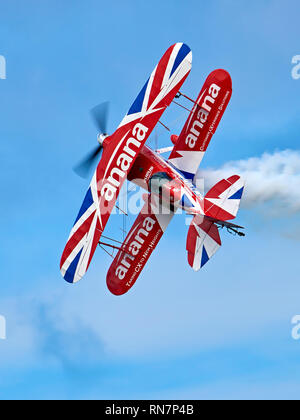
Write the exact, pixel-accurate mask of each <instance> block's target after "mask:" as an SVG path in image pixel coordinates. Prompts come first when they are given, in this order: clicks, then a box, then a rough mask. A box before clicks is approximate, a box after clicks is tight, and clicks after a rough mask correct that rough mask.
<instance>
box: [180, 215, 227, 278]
mask: <svg viewBox="0 0 300 420" xmlns="http://www.w3.org/2000/svg"><path fill="white" fill-rule="evenodd" d="M220 246H221V239H220V235H219V230H218V228H217V226H216V225H215V224H214V222H211V221H210V220H208V219H206V218H205V216H204V217H203V216H195V217H194V219H193V221H192V223H191V226H190V229H189V232H188V236H187V242H186V249H187V251H188V262H189V264H190V266H191V267H192V268H193V270H195V271H198V270H200V268H202V267H203V266H204V265H205V264H206V263H207V262H208V261H209V260H210V258H211V257H212V256H213V255H214V254H215V253H216V252H217V250H218V249H219V248H220Z"/></svg>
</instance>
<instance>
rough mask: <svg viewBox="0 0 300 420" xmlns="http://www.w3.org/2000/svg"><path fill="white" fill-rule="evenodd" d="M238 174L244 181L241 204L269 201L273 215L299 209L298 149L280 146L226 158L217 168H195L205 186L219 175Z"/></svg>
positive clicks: (209, 184) (245, 205)
mask: <svg viewBox="0 0 300 420" xmlns="http://www.w3.org/2000/svg"><path fill="white" fill-rule="evenodd" d="M231 175H240V176H242V177H243V178H244V179H245V181H246V188H245V194H244V196H243V200H242V203H241V206H242V207H244V208H250V207H253V206H257V207H259V206H261V205H263V204H268V203H269V204H271V206H269V207H270V210H271V213H272V215H273V216H279V215H280V214H281V215H282V212H283V211H284V214H285V215H286V214H287V213H288V214H294V213H297V212H299V211H300V151H297V150H284V151H277V152H275V153H273V154H269V153H264V154H263V155H262V156H260V157H253V158H249V159H245V160H238V161H233V162H228V163H226V164H225V165H224V166H222V167H221V168H219V169H207V170H204V171H199V172H198V174H197V178H202V177H203V178H204V179H205V186H206V188H209V187H211V186H213V185H214V184H215V183H216V182H218V181H219V180H221V179H222V178H227V177H229V176H231Z"/></svg>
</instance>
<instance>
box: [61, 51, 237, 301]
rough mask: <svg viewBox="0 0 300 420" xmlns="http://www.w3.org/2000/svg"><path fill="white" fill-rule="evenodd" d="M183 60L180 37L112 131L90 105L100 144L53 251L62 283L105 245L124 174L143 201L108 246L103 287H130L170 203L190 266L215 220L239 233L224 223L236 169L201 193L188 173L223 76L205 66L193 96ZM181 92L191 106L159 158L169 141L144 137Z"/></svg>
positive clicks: (195, 164)
mask: <svg viewBox="0 0 300 420" xmlns="http://www.w3.org/2000/svg"><path fill="white" fill-rule="evenodd" d="M191 66H192V52H191V50H190V48H189V47H188V46H187V45H185V44H182V43H177V44H175V45H173V46H171V47H170V48H169V49H168V50H167V51H166V53H165V54H164V55H163V57H162V59H161V60H160V61H159V63H158V65H157V66H156V67H155V69H154V71H153V72H152V74H151V76H150V78H149V79H148V81H147V82H146V84H145V86H144V87H143V89H142V90H141V92H140V93H139V95H138V96H137V98H136V100H135V101H134V103H133V105H132V106H131V108H130V110H129V111H128V113H127V115H126V116H125V118H124V119H123V121H122V122H121V124H120V126H119V127H118V129H117V130H116V131H115V133H114V134H112V135H107V134H105V131H106V129H105V112H106V107H105V105H101V106H99V107H96V108H95V109H94V111H93V114H94V116H95V119H96V121H97V123H98V126H99V128H100V130H101V134H100V135H99V136H98V142H99V143H100V145H99V146H98V147H97V149H96V150H95V151H94V152H93V153H92V154H91V156H89V158H88V159H87V162H90V161H92V160H93V159H95V158H97V157H98V154H99V152H100V150H103V153H102V157H101V160H100V162H99V164H98V167H97V169H96V171H95V174H94V176H93V178H92V182H91V184H90V187H89V189H88V192H87V194H86V196H85V199H84V201H83V204H82V207H81V209H80V211H79V214H78V217H77V219H76V221H75V224H74V226H73V229H72V231H71V234H70V237H69V239H68V242H67V245H66V247H65V250H64V252H63V255H62V258H61V264H60V269H61V273H62V275H63V277H64V279H65V280H66V281H67V282H70V283H75V282H78V281H79V280H80V279H81V278H82V277H83V276H84V274H85V273H86V271H87V269H88V267H89V265H90V263H91V260H92V257H93V255H94V252H95V250H96V248H97V246H98V244H104V245H105V244H106V245H108V246H109V244H107V243H103V242H101V236H102V234H103V231H104V229H105V226H106V224H107V221H108V219H109V216H110V214H111V213H112V211H113V208H114V206H115V205H116V201H117V198H118V195H119V193H120V189H121V187H122V185H123V183H124V181H125V180H126V179H127V180H129V181H132V182H134V183H136V184H137V185H139V186H140V187H142V188H144V189H145V190H146V193H145V194H144V201H145V204H144V206H143V208H142V211H141V212H140V214H139V216H138V217H137V219H136V221H135V223H134V225H133V227H132V228H131V230H130V232H129V233H128V235H127V237H126V239H125V240H124V242H123V244H122V245H120V246H119V247H117V246H113V247H114V248H117V249H118V253H117V255H116V257H115V258H114V260H113V263H112V265H111V267H110V269H109V271H108V274H107V286H108V288H109V290H110V291H111V292H112V293H113V294H115V295H121V294H124V293H126V292H127V291H128V290H129V289H130V288H131V287H132V286H133V284H134V283H135V281H136V280H137V278H138V276H139V275H140V273H141V271H142V270H143V268H144V266H145V264H146V263H147V261H148V259H149V257H150V255H151V254H152V252H153V250H154V249H155V247H156V246H157V244H158V242H159V241H160V239H161V237H162V235H163V233H164V232H165V230H166V229H167V226H168V225H169V223H170V221H171V220H172V218H173V216H174V214H175V213H176V211H177V210H178V209H182V210H184V211H185V212H187V214H189V215H192V216H193V220H192V223H191V225H190V227H189V231H188V235H187V252H188V262H189V264H190V265H191V267H192V268H193V269H194V270H196V271H197V270H199V269H200V268H201V267H203V265H204V264H206V262H207V261H208V260H209V259H210V258H211V257H212V256H213V255H214V254H215V252H216V251H217V250H218V248H219V247H220V246H221V240H220V235H219V228H220V227H226V228H227V229H228V230H229V231H230V232H233V233H236V234H239V235H241V236H244V234H243V233H242V232H241V231H240V229H242V227H241V226H238V225H235V224H232V223H230V222H228V220H232V219H234V218H235V217H236V215H237V212H238V208H239V204H240V200H241V197H242V193H243V189H244V182H243V180H242V179H241V178H240V177H239V176H237V175H234V176H231V177H230V178H228V179H223V180H222V181H220V182H218V183H217V184H216V185H215V186H214V187H213V188H212V189H211V190H210V191H209V192H208V193H207V194H206V195H205V196H203V195H202V194H201V193H200V192H199V190H198V189H197V186H196V185H195V175H196V172H197V170H198V168H199V165H200V163H201V161H202V159H203V156H204V154H205V151H206V149H207V147H208V145H209V142H210V140H211V138H212V136H213V134H214V133H215V130H216V128H217V126H218V124H219V122H220V120H221V118H222V116H223V113H224V111H225V109H226V107H227V105H228V103H229V100H230V97H231V93H232V84H231V78H230V75H229V74H228V73H227V72H226V71H224V70H215V71H213V72H212V73H211V74H210V75H209V76H208V78H207V79H206V81H205V83H204V86H203V88H202V90H201V92H200V94H199V96H198V98H197V100H196V101H193V100H192V99H190V98H188V97H187V96H186V95H184V94H183V93H181V91H180V88H181V86H182V84H183V83H184V81H185V79H186V78H187V76H188V75H189V73H190V70H191ZM182 95H183V96H185V97H186V98H187V99H188V100H190V101H191V102H192V104H193V106H192V109H191V110H188V111H189V115H188V119H187V121H186V123H185V125H184V127H183V130H182V132H181V133H180V135H179V136H175V135H173V136H171V140H172V142H173V144H174V147H172V148H170V149H171V150H172V151H171V155H170V157H169V159H167V160H166V159H164V158H163V157H162V156H161V154H162V153H163V152H165V151H168V149H169V148H166V149H161V150H156V151H153V150H152V149H150V148H149V147H148V146H146V144H145V143H146V141H147V139H148V137H149V135H150V134H151V132H152V131H153V129H154V127H155V126H156V124H157V123H158V122H159V121H160V118H161V116H162V114H163V112H164V111H165V109H166V108H167V107H168V106H169V105H170V104H171V103H172V102H174V99H175V98H179V97H180V96H182ZM181 106H182V105H181ZM87 162H85V164H86V163H87ZM85 164H84V165H81V166H80V168H81V169H82V168H84V167H85Z"/></svg>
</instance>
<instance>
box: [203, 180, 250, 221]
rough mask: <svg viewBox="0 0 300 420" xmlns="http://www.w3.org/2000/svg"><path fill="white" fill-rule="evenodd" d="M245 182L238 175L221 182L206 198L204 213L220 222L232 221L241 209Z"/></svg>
mask: <svg viewBox="0 0 300 420" xmlns="http://www.w3.org/2000/svg"><path fill="white" fill-rule="evenodd" d="M244 186H245V182H244V180H243V179H242V178H241V177H239V176H238V175H233V176H231V177H230V178H228V179H222V181H219V182H218V183H217V184H216V185H215V186H214V187H212V189H211V190H210V191H209V192H208V193H207V194H206V196H205V197H204V213H205V215H206V216H209V217H213V218H214V219H218V220H222V221H225V220H232V219H234V218H235V217H236V215H237V212H238V210H239V207H240V202H241V198H242V195H243V191H244Z"/></svg>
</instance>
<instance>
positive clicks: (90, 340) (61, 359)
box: [0, 0, 300, 399]
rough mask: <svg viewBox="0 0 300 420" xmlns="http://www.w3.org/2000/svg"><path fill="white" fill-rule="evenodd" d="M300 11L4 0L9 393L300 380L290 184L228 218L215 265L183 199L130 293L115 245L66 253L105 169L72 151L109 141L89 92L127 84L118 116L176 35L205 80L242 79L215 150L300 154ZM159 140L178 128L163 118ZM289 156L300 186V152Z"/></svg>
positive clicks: (117, 101)
mask: <svg viewBox="0 0 300 420" xmlns="http://www.w3.org/2000/svg"><path fill="white" fill-rule="evenodd" d="M299 12H300V6H299V3H298V2H297V1H296V0H295V1H294V0H290V1H289V2H285V1H282V0H280V1H276V0H273V1H267V0H256V1H252V2H246V1H240V2H236V1H234V0H227V1H212V2H209V3H208V2H204V1H199V0H198V1H185V2H183V1H177V0H173V1H171V0H170V1H169V0H166V1H163V2H162V1H156V0H154V1H152V2H142V1H128V2H122V1H114V2H113V3H109V2H101V1H92V0H86V1H74V0H73V1H70V0H66V1H64V2H61V1H54V0H52V1H50V0H48V1H47V0H43V1H38V0H35V1H34V0H28V1H26V4H25V2H23V3H20V2H17V1H15V0H11V1H9V2H2V4H1V14H0V55H3V56H5V58H6V62H7V79H6V80H0V93H1V102H0V121H1V124H0V136H1V143H0V147H1V175H2V182H1V186H0V191H1V196H2V205H1V220H2V226H1V231H2V247H1V253H0V262H1V267H2V279H1V283H0V314H2V315H4V316H5V317H6V320H7V340H6V341H0V398H9V399H13V398H110V399H117V398H196V399H198V398H209V399H213V398H297V399H298V398H299V397H300V381H299V377H300V376H299V373H300V341H294V340H292V338H291V328H292V326H291V318H292V317H293V316H294V315H295V314H299V313H300V301H299V295H300V283H299V280H300V279H299V257H298V255H299V239H300V218H299V212H298V211H295V209H293V210H291V206H288V205H287V202H286V200H285V198H286V197H285V196H284V199H283V200H282V202H281V201H280V200H278V199H277V200H276V196H272V197H271V199H269V198H268V197H267V198H266V199H263V200H261V201H259V202H257V203H256V202H255V200H252V202H251V205H250V201H251V200H250V199H248V201H246V203H248V204H249V205H248V204H247V205H244V206H243V209H242V210H241V212H240V214H239V217H238V219H237V221H238V222H239V223H240V224H243V225H245V226H247V237H246V238H245V239H244V240H240V239H236V238H232V237H230V236H228V235H226V234H225V232H224V234H223V236H222V239H223V245H224V246H223V247H222V249H221V250H220V251H219V253H218V254H217V255H216V256H215V257H214V259H213V260H212V261H211V262H210V263H209V264H207V266H206V267H205V268H204V269H203V271H201V272H199V273H193V272H192V271H191V270H190V267H189V266H188V264H187V258H186V251H185V240H186V233H187V227H186V226H185V223H184V217H180V216H178V217H176V218H175V219H174V221H173V222H172V224H171V225H170V227H169V230H168V232H167V234H166V235H165V236H164V238H163V239H162V242H161V246H160V250H159V251H157V252H156V253H155V254H153V256H152V258H151V260H150V262H149V264H148V266H147V267H146V269H145V271H144V273H143V275H142V277H141V278H140V279H139V281H138V283H137V284H136V286H135V287H134V288H133V289H132V291H131V292H130V293H129V294H128V295H126V296H123V297H120V298H116V297H114V296H112V295H110V294H109V292H108V291H107V289H106V286H105V277H106V271H107V269H108V267H109V265H110V259H109V257H108V256H106V255H105V254H103V253H101V251H100V250H99V252H98V253H97V254H96V256H95V259H94V261H93V264H92V267H91V269H90V271H89V273H88V275H87V276H86V278H85V279H84V281H82V282H81V283H80V284H78V285H76V286H74V287H73V286H70V285H68V284H65V283H64V281H63V279H62V278H61V276H60V273H59V269H58V265H59V260H60V254H61V252H62V249H63V247H64V244H65V241H66V239H67V236H68V234H69V230H70V228H71V225H72V223H73V221H74V218H75V216H76V213H77V211H78V208H79V206H80V204H81V202H82V199H83V195H84V193H85V191H86V188H87V186H88V181H83V180H81V179H79V178H77V177H76V176H75V175H74V173H73V172H72V170H71V169H72V166H73V165H74V163H76V162H77V160H78V159H80V158H81V156H82V155H83V154H84V153H85V152H86V151H88V150H89V149H90V148H91V147H93V145H94V144H95V140H96V132H95V129H94V127H93V125H92V123H91V121H90V117H89V112H88V111H89V109H90V108H92V107H93V106H94V105H96V104H98V103H100V102H102V101H104V100H110V101H111V116H110V123H109V129H110V131H113V130H114V129H115V128H116V127H117V126H118V124H119V122H120V121H121V119H122V118H123V116H124V114H125V113H126V112H127V110H128V108H129V107H130V105H131V103H132V101H133V100H134V98H135V96H136V94H137V93H138V92H139V90H140V88H141V87H142V85H143V84H144V82H145V80H146V79H147V78H148V76H149V74H150V72H151V71H152V69H153V67H154V66H155V65H156V63H157V61H158V60H159V58H160V57H161V55H162V54H163V52H164V51H165V50H166V49H167V48H168V46H170V45H171V44H173V43H174V42H185V43H187V44H188V45H189V46H190V47H191V48H192V50H193V68H192V72H191V74H190V76H189V78H188V79H187V81H186V83H185V85H184V91H185V92H186V93H187V94H188V95H189V96H194V97H196V96H197V95H198V93H199V91H200V89H201V86H202V83H203V82H204V79H205V77H206V76H207V75H208V73H209V72H210V71H211V70H213V69H215V68H225V69H226V70H228V71H229V72H230V73H231V76H232V79H233V89H234V92H233V97H232V100H231V103H230V105H229V107H228V109H227V111H226V113H225V115H224V119H223V121H222V123H221V124H220V127H219V130H218V132H217V133H216V135H215V137H214V138H213V141H212V143H211V145H210V147H209V150H208V152H207V154H206V156H205V160H204V161H203V168H216V169H217V168H222V167H224V165H226V163H227V162H229V161H233V162H240V161H241V162H242V163H243V162H244V163H245V162H246V163H247V162H249V158H252V157H256V158H258V159H263V158H262V156H263V154H264V153H266V152H267V153H269V154H270V155H271V156H273V154H274V153H275V152H278V153H279V154H280V153H282V152H283V151H285V150H286V149H289V150H290V154H291V156H294V158H295V159H296V158H298V157H299V150H300V146H299V128H300V119H299V111H300V105H299V97H300V80H293V79H292V77H291V70H292V64H291V61H292V57H293V56H295V55H297V54H300V45H299V39H300V29H299V22H298V17H299ZM181 115H182V112H181V111H180V110H178V109H176V108H173V109H170V110H168V111H167V112H166V114H165V115H164V117H163V121H165V122H169V121H172V120H174V119H175V118H177V117H179V116H181ZM183 123H184V116H183V117H182V119H181V120H180V123H179V124H178V125H177V126H175V127H174V132H178V131H179V130H180V128H181V126H182V125H183ZM160 131H161V130H160ZM159 144H160V146H167V145H170V141H169V139H168V135H166V134H165V133H164V132H163V131H161V136H160V138H159ZM261 162H264V161H261ZM297 162H298V161H297ZM244 163H243V164H244ZM232 165H233V166H234V167H235V166H236V165H237V166H238V167H240V165H241V164H235V163H232ZM255 170H256V169H255V168H254V172H255ZM257 171H258V170H257ZM297 171H298V172H297ZM287 172H288V173H287V174H286V175H287V178H285V184H283V185H286V188H287V191H289V186H290V185H292V184H293V185H294V190H293V191H296V190H297V182H298V180H299V177H298V175H299V170H298V169H295V170H294V172H293V173H292V174H290V173H289V171H287ZM252 175H253V174H252ZM289 177H290V178H289ZM270 179H271V181H270V182H272V178H270ZM249 182H250V181H249ZM274 182H275V183H276V182H277V181H274ZM268 185H269V186H270V184H268ZM280 185H281V184H280ZM249 186H250V187H251V188H249V189H250V190H251V191H252V193H253V188H254V187H253V185H249ZM276 186H277V187H278V185H274V188H275V187H276ZM268 188H269V187H268ZM275 189H276V188H275ZM291 194H292V193H291ZM254 196H255V195H254ZM251 197H253V194H252V196H251ZM278 197H279V198H280V197H281V195H280V194H279V196H278ZM274 210H278V211H277V212H276V211H275V213H274ZM119 223H120V222H119V219H117V218H116V217H114V218H113V219H112V221H111V223H110V227H109V229H110V231H111V232H112V234H115V235H118V232H119Z"/></svg>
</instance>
